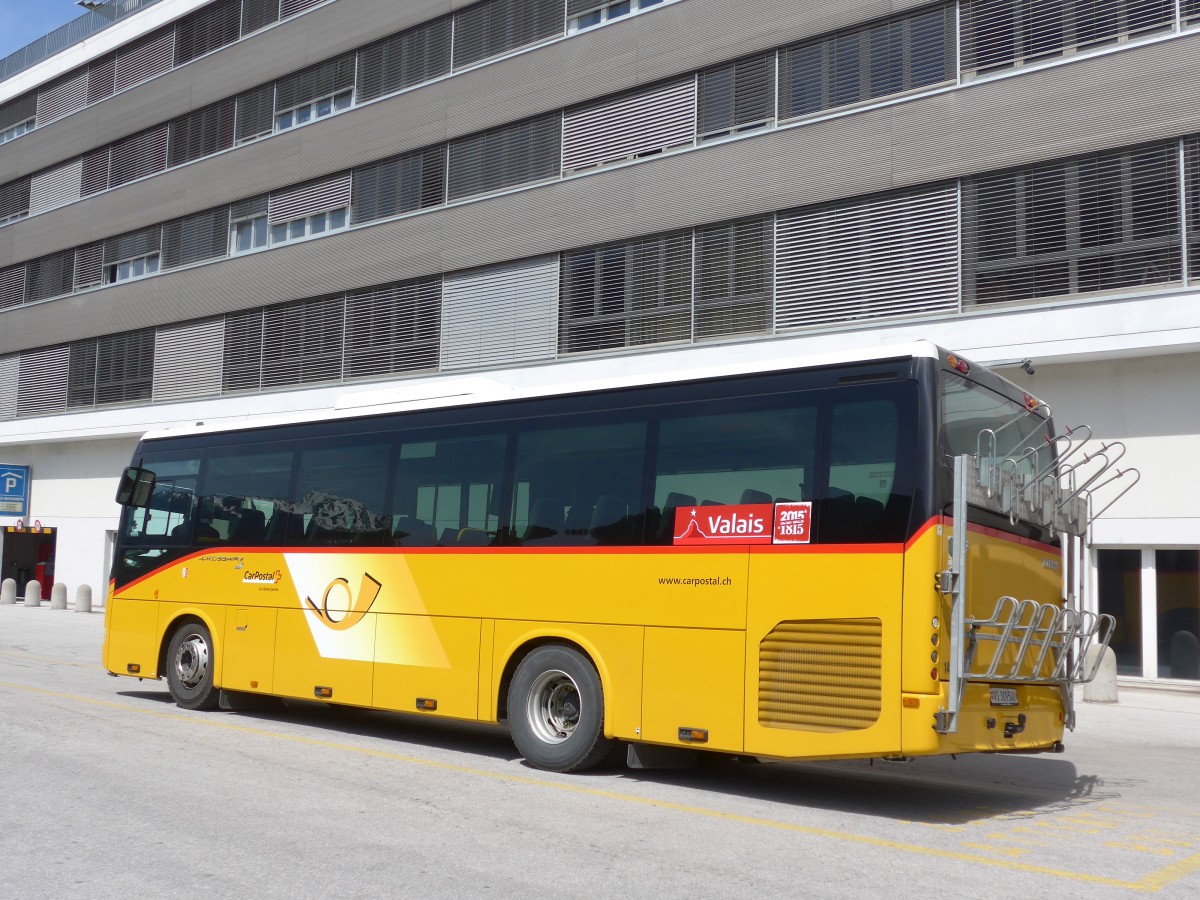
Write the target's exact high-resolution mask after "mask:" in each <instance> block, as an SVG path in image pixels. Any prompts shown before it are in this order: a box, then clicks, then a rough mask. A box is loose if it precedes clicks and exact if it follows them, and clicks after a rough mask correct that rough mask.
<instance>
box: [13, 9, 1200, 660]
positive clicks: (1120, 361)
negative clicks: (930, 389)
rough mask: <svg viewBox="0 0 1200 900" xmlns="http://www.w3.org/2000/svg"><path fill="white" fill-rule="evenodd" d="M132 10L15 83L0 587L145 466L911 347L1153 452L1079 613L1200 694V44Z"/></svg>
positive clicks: (1133, 12)
mask: <svg viewBox="0 0 1200 900" xmlns="http://www.w3.org/2000/svg"><path fill="white" fill-rule="evenodd" d="M118 5H120V6H121V9H120V10H119V13H120V14H119V15H118V14H116V12H114V14H113V15H112V16H111V18H112V19H113V21H112V22H111V24H107V27H104V28H102V29H99V30H96V31H95V33H91V34H89V35H88V36H87V37H86V40H84V39H78V40H74V42H72V40H71V39H68V40H58V41H53V40H44V41H43V44H45V47H44V52H42V53H39V54H33V53H29V54H25V55H24V56H22V57H21V58H20V59H17V58H16V56H17V55H14V57H12V58H10V59H8V60H4V61H0V75H2V76H3V80H0V467H3V466H8V467H10V468H11V469H12V470H13V471H14V472H19V471H24V470H23V469H22V468H21V467H29V472H28V475H29V477H28V481H29V485H28V502H27V503H24V505H20V504H18V505H9V506H5V507H3V508H2V509H0V525H2V526H8V527H7V528H5V529H4V530H3V533H2V537H3V540H4V545H3V566H4V571H3V573H2V574H3V576H4V577H17V578H19V579H28V578H31V577H36V576H38V575H41V576H42V577H44V578H45V579H47V580H56V581H61V582H63V583H65V584H67V585H68V587H69V588H73V586H75V585H79V584H89V585H91V586H92V588H93V590H94V591H95V592H96V593H97V594H99V595H102V593H103V587H104V585H105V584H106V582H107V575H106V572H107V567H108V566H109V564H110V562H111V559H110V556H111V547H112V542H113V538H114V534H115V529H116V522H117V515H118V509H117V507H116V505H115V503H114V502H113V501H112V494H113V488H114V484H115V475H116V474H117V473H118V472H119V470H120V468H121V467H122V466H123V465H124V464H126V462H127V460H128V458H129V456H130V454H131V452H132V450H133V448H134V446H135V444H136V442H137V438H138V436H139V435H140V434H141V433H142V432H143V431H145V430H148V429H150V428H161V427H173V426H179V427H184V426H188V425H191V424H193V423H195V422H199V421H204V422H209V423H212V422H217V421H231V420H241V419H246V420H253V419H254V418H255V417H258V416H263V415H267V414H270V413H277V412H283V411H304V410H318V411H319V410H322V409H329V408H332V406H333V405H334V404H335V403H336V402H337V399H338V398H339V397H341V396H343V395H345V394H347V393H349V392H352V391H355V390H378V389H379V388H381V387H387V386H389V385H398V386H401V387H404V386H406V385H420V384H424V383H426V382H427V381H428V380H429V379H430V378H444V377H448V376H459V377H473V376H485V377H488V378H490V379H492V380H496V381H501V382H505V383H509V384H513V385H524V384H532V383H539V382H545V381H547V380H549V381H554V380H557V379H564V378H568V377H574V376H575V375H577V374H579V373H581V372H587V371H594V370H595V369H596V368H597V367H601V368H603V369H604V370H606V371H628V372H637V371H645V372H653V371H661V370H663V369H669V368H670V367H671V366H672V359H673V355H674V354H678V353H679V352H680V351H681V350H685V349H686V350H688V351H696V350H700V351H702V352H704V353H706V354H711V355H712V358H714V359H726V360H730V361H736V360H738V359H741V358H748V357H752V356H753V355H754V354H755V353H756V352H759V351H760V350H761V348H762V347H763V345H764V344H770V345H771V347H772V349H773V350H774V351H780V350H782V351H784V352H787V353H794V354H795V355H796V356H797V358H803V357H804V356H805V355H806V354H810V353H816V352H822V351H826V350H831V349H841V348H865V347H873V346H881V345H884V344H887V343H891V342H899V341H907V340H912V339H918V338H920V339H929V340H933V341H936V342H938V343H940V344H943V345H945V346H948V347H952V348H954V349H955V350H957V351H960V352H962V353H963V354H965V355H966V356H968V357H970V358H973V359H975V360H977V361H979V362H982V363H990V364H998V365H1001V366H1007V365H1011V364H1012V363H1014V362H1019V361H1021V360H1025V359H1030V360H1032V361H1033V365H1032V366H1031V367H1030V368H1033V369H1034V371H1033V373H1032V374H1030V373H1027V372H1026V371H1025V370H1023V369H1021V368H1020V367H1019V366H1017V367H1013V368H1010V369H1006V370H1005V374H1007V375H1009V376H1010V377H1012V378H1013V379H1014V380H1016V381H1018V382H1019V383H1022V384H1024V385H1026V386H1027V387H1028V388H1029V389H1030V390H1031V391H1032V392H1034V393H1036V394H1037V395H1039V396H1042V397H1046V398H1049V399H1050V401H1051V402H1052V405H1053V406H1054V409H1055V412H1056V414H1057V415H1058V417H1059V419H1060V420H1061V421H1063V422H1065V423H1067V424H1073V423H1076V422H1087V423H1088V424H1090V425H1091V426H1092V427H1093V428H1094V430H1095V434H1096V435H1097V436H1098V437H1099V438H1101V439H1103V440H1105V441H1120V442H1122V443H1123V444H1124V445H1125V446H1126V447H1127V450H1128V455H1127V459H1128V461H1129V463H1130V465H1133V466H1136V467H1137V468H1138V469H1140V471H1141V474H1142V477H1141V482H1140V484H1139V485H1138V486H1137V488H1136V490H1135V491H1133V492H1131V493H1130V494H1129V495H1128V496H1126V497H1124V498H1123V499H1121V500H1120V501H1119V503H1118V504H1117V505H1115V506H1113V507H1112V509H1110V510H1109V511H1108V512H1107V513H1106V514H1105V515H1104V516H1103V517H1102V518H1101V519H1100V521H1099V522H1098V524H1097V526H1096V528H1095V531H1094V537H1095V541H1096V548H1095V549H1094V550H1093V552H1092V554H1091V559H1090V567H1089V569H1090V570H1089V573H1088V578H1087V579H1086V582H1087V585H1086V587H1087V591H1088V593H1089V595H1090V599H1089V601H1088V602H1089V603H1090V604H1091V605H1092V606H1093V607H1098V608H1100V609H1101V610H1103V611H1108V612H1112V613H1114V614H1116V615H1117V618H1118V631H1117V634H1116V638H1115V639H1114V647H1115V649H1116V651H1117V658H1118V664H1119V670H1120V672H1121V673H1122V674H1124V675H1127V676H1131V677H1136V678H1146V679H1154V680H1162V681H1165V682H1176V681H1177V682H1179V683H1182V684H1188V683H1195V682H1196V681H1197V680H1200V671H1197V669H1196V652H1195V644H1196V639H1195V635H1196V632H1197V631H1198V630H1200V625H1198V619H1200V483H1198V481H1197V479H1196V478H1193V477H1189V476H1188V475H1187V474H1186V472H1187V468H1186V466H1185V465H1183V463H1184V462H1185V461H1186V460H1187V459H1190V458H1193V457H1194V456H1195V455H1196V454H1197V453H1200V411H1197V404H1196V403H1195V402H1194V400H1192V399H1191V393H1190V392H1191V391H1192V390H1196V389H1198V388H1200V353H1198V352H1197V347H1198V345H1200V294H1198V291H1197V288H1198V282H1197V279H1198V278H1200V79H1198V78H1197V77H1196V76H1195V74H1194V71H1193V70H1194V68H1195V63H1194V60H1195V59H1196V58H1198V57H1200V2H1196V0H1100V2H1096V0H1087V2H1085V0H1056V2H1046V3H1036V4H1030V3H1026V2H1023V0H952V2H942V3H929V2H926V0H839V2H833V0H828V2H826V0H815V2H811V3H803V4H799V3H780V2H778V0H775V2H771V0H740V2H738V3H730V2H728V0H724V2H722V0H618V2H607V3H606V2H602V0H482V2H480V0H411V2H406V3H395V2H389V0H323V2H320V0H157V2H148V3H143V4H141V5H140V7H139V5H138V4H136V3H130V2H128V0H126V2H124V3H122V4H118ZM92 15H95V14H94V13H93V14H92ZM50 37H53V36H50ZM589 367H590V368H589ZM1175 475H1181V476H1182V477H1180V478H1176V477H1175ZM18 519H19V520H20V525H21V527H22V530H21V531H17V530H16V526H17V524H18ZM35 526H36V528H35ZM1189 640H1190V643H1189Z"/></svg>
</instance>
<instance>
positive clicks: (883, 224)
mask: <svg viewBox="0 0 1200 900" xmlns="http://www.w3.org/2000/svg"><path fill="white" fill-rule="evenodd" d="M775 248H776V250H775V252H776V257H775V279H776V305H775V326H776V328H777V329H787V328H798V327H803V326H807V325H825V324H833V323H848V322H855V321H861V320H867V319H876V318H881V317H887V316H911V315H917V314H921V313H935V312H940V313H946V312H954V311H955V310H956V309H957V308H958V286H959V278H958V271H959V267H958V200H957V191H956V188H955V186H954V185H948V186H946V185H943V186H938V187H934V188H931V189H925V190H921V191H914V192H912V193H904V194H899V195H882V196H876V197H868V198H866V199H855V200H851V201H843V202H839V203H833V204H829V205H825V206H818V207H815V208H811V209H801V210H796V211H794V212H790V213H786V214H781V215H779V216H778V218H777V224H776V233H775Z"/></svg>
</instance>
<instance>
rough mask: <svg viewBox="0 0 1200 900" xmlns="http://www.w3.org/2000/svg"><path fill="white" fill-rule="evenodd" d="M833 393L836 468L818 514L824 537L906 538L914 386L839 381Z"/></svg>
mask: <svg viewBox="0 0 1200 900" xmlns="http://www.w3.org/2000/svg"><path fill="white" fill-rule="evenodd" d="M831 398H832V402H831V403H830V405H829V415H828V423H829V424H828V446H829V469H828V473H827V479H826V485H825V490H824V495H823V496H822V497H821V500H820V503H819V504H818V508H817V512H816V515H815V516H814V517H813V521H814V526H815V531H816V539H817V541H818V542H820V543H826V544H828V543H834V544H844V543H879V542H897V541H903V540H904V537H905V532H906V529H907V525H908V516H909V511H910V509H911V507H912V492H913V479H914V477H915V475H914V462H913V456H914V454H915V453H916V421H915V416H916V413H915V403H914V402H913V400H912V387H911V385H908V384H907V383H892V384H884V385H873V386H870V387H849V388H837V389H835V390H834V391H832V392H831Z"/></svg>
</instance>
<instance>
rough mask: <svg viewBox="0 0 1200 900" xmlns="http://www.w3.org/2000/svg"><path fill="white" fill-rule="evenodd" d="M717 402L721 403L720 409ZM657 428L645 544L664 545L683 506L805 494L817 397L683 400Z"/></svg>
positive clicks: (807, 496) (814, 452)
mask: <svg viewBox="0 0 1200 900" xmlns="http://www.w3.org/2000/svg"><path fill="white" fill-rule="evenodd" d="M722 408H723V409H722ZM687 409H691V410H694V413H693V414H691V415H688V414H683V415H678V414H677V415H673V416H671V417H670V418H666V419H664V420H663V421H662V423H661V425H660V427H659V438H658V459H657V462H656V465H655V476H656V477H655V482H654V506H655V508H656V509H658V510H661V521H660V522H659V525H658V527H657V529H656V531H655V533H654V534H653V535H648V536H647V539H648V540H649V541H651V542H653V543H658V544H670V543H672V542H673V539H674V535H675V514H676V510H678V509H686V508H687V507H691V506H697V505H699V506H738V505H744V504H766V503H774V502H775V501H777V500H809V499H811V493H810V491H811V483H812V481H813V476H814V473H815V471H816V458H817V446H818V443H819V441H818V437H819V434H818V427H817V426H818V422H819V421H820V416H819V412H820V399H819V397H817V396H814V395H803V394H800V395H798V394H788V395H781V396H775V397H766V398H747V399H738V400H736V401H730V400H726V401H720V402H719V403H714V402H708V403H703V404H696V405H695V406H689V407H687Z"/></svg>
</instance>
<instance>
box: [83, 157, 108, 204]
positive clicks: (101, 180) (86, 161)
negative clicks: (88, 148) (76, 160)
mask: <svg viewBox="0 0 1200 900" xmlns="http://www.w3.org/2000/svg"><path fill="white" fill-rule="evenodd" d="M111 162H112V150H111V148H109V147H101V148H99V149H98V150H93V151H92V152H91V153H88V154H85V155H84V157H83V174H82V175H81V177H80V183H79V192H80V193H81V194H82V195H83V196H84V197H86V196H88V195H89V194H96V193H99V192H100V191H104V190H107V189H108V174H109V168H110V164H111Z"/></svg>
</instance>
